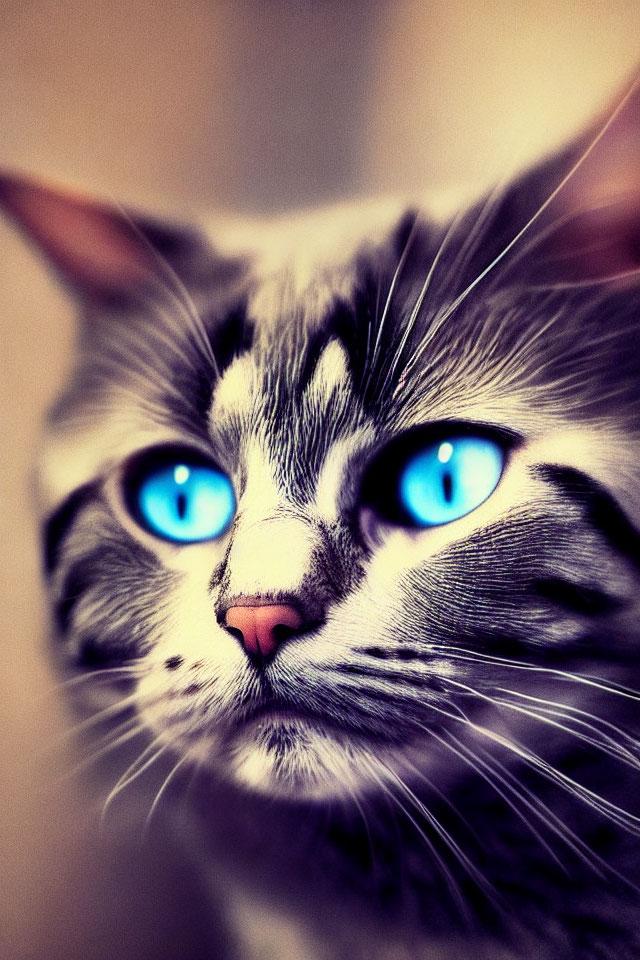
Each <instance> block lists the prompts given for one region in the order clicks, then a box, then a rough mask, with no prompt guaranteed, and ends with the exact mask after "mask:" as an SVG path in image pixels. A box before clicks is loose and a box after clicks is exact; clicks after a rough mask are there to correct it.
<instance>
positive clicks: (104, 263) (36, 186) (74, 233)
mask: <svg viewBox="0 0 640 960" xmlns="http://www.w3.org/2000/svg"><path fill="white" fill-rule="evenodd" d="M0 206H3V207H4V208H5V209H6V210H7V211H8V212H9V213H10V214H11V215H12V216H13V217H15V219H16V220H17V221H18V222H19V223H20V224H21V225H22V226H23V227H24V229H25V230H26V231H27V233H28V234H29V235H30V236H31V237H32V238H33V239H34V240H35V241H36V242H37V243H38V244H39V245H40V246H41V247H42V249H43V250H44V252H45V253H46V254H47V255H48V256H49V258H50V259H51V261H52V262H53V263H54V265H55V266H56V267H57V268H58V269H59V270H60V271H61V273H62V274H63V276H64V277H65V278H66V279H67V280H68V281H70V282H71V283H72V284H73V285H74V286H76V287H78V288H79V289H80V290H81V292H83V293H85V294H87V295H89V296H94V297H101V296H105V295H113V294H118V293H124V292H126V291H132V290H135V289H137V288H139V287H140V286H141V285H142V286H144V285H148V284H149V283H150V282H151V281H152V279H153V277H154V273H155V274H156V275H157V267H156V269H155V271H154V266H155V261H154V258H153V255H152V253H151V252H150V251H149V249H148V248H147V247H146V245H145V243H144V241H143V240H142V239H141V238H140V237H138V236H137V234H136V232H135V229H134V227H133V226H132V225H131V224H130V223H129V222H128V221H127V219H126V217H125V216H124V215H123V214H120V213H119V211H118V210H117V209H112V208H110V207H108V206H106V205H102V204H99V203H96V202H95V201H93V200H91V199H89V198H87V197H84V196H82V195H80V194H74V193H71V192H67V191H63V190H59V189H57V188H52V187H49V186H47V185H45V184H42V183H39V182H37V181H33V180H28V179H26V178H20V177H0Z"/></svg>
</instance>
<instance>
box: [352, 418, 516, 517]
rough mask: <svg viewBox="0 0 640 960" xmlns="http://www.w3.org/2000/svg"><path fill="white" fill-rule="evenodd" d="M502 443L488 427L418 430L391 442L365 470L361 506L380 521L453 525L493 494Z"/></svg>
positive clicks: (499, 471) (503, 449)
mask: <svg viewBox="0 0 640 960" xmlns="http://www.w3.org/2000/svg"><path fill="white" fill-rule="evenodd" d="M505 456H506V444H505V441H504V440H503V439H502V438H499V437H498V436H497V435H493V434H492V433H491V434H490V433H489V432H487V431H483V430H479V431H478V432H477V433H476V432H475V431H473V430H468V429H466V430H464V432H463V431H460V432H458V431H456V430H455V428H454V429H452V430H451V432H450V433H449V432H447V431H446V430H445V431H443V430H442V429H441V428H440V429H439V430H437V431H436V433H435V434H434V433H433V432H432V431H429V430H427V431H426V433H425V432H424V431H417V432H415V433H411V434H409V435H405V436H404V437H401V438H399V439H398V440H396V441H393V442H392V443H391V444H389V446H388V447H387V448H386V450H384V451H383V453H382V454H381V455H380V456H379V457H378V458H377V459H376V461H375V462H374V463H373V464H372V466H371V467H370V468H369V470H368V471H367V474H366V476H365V479H364V483H363V487H362V505H363V506H368V507H371V508H373V510H374V512H375V514H376V515H377V516H378V517H379V518H380V519H381V520H382V521H386V522H389V523H393V524H397V525H399V526H404V527H414V528H426V527H435V526H441V525H443V524H445V523H451V522H452V521H453V520H458V519H459V518H460V517H463V516H465V515H466V514H468V513H471V511H472V510H475V509H476V508H477V507H479V506H480V504H481V503H484V501H485V500H487V499H488V497H490V496H491V494H492V493H493V491H494V490H495V488H496V487H497V485H498V483H499V481H500V477H501V476H502V472H503V468H504V463H505Z"/></svg>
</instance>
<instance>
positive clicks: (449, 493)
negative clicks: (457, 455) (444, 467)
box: [442, 471, 453, 503]
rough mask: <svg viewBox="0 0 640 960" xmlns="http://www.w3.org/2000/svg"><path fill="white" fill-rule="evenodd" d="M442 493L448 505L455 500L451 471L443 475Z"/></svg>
mask: <svg viewBox="0 0 640 960" xmlns="http://www.w3.org/2000/svg"><path fill="white" fill-rule="evenodd" d="M442 492H443V493H444V498H445V500H446V501H447V503H451V501H452V500H453V480H452V479H451V474H450V473H449V471H447V472H446V473H443V474H442Z"/></svg>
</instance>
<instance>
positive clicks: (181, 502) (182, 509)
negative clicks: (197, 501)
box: [176, 493, 187, 520]
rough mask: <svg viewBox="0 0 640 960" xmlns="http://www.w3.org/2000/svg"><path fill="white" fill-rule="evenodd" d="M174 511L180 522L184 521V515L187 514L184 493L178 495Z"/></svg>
mask: <svg viewBox="0 0 640 960" xmlns="http://www.w3.org/2000/svg"><path fill="white" fill-rule="evenodd" d="M176 510H177V511H178V516H179V517H180V519H181V520H184V518H185V514H186V512H187V498H186V496H185V495H184V493H179V494H178V499H177V501H176Z"/></svg>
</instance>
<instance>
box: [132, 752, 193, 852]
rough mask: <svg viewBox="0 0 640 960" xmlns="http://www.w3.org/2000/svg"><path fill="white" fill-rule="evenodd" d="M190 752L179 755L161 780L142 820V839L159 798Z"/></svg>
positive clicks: (147, 831) (149, 824)
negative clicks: (143, 820)
mask: <svg viewBox="0 0 640 960" xmlns="http://www.w3.org/2000/svg"><path fill="white" fill-rule="evenodd" d="M192 749H193V748H192ZM191 753H192V750H188V751H187V753H185V754H184V755H183V756H182V757H180V759H179V760H178V762H177V763H176V764H175V765H174V766H173V767H172V768H171V770H170V772H169V773H168V774H167V776H166V777H165V779H164V780H163V782H162V785H161V787H160V789H159V790H158V792H157V793H156V795H155V797H154V798H153V803H152V804H151V808H150V809H149V813H148V814H147V819H146V820H145V822H144V827H143V829H142V837H143V839H144V838H145V837H146V836H147V834H148V833H149V828H150V826H151V821H152V819H153V815H154V813H155V811H156V810H157V808H158V805H159V803H160V800H161V799H162V797H163V795H164V793H165V791H166V789H167V787H168V786H169V784H170V783H171V781H172V780H173V778H174V776H175V774H176V773H177V772H178V770H179V769H180V768H181V767H182V766H184V764H185V763H187V761H188V760H190V758H191Z"/></svg>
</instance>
